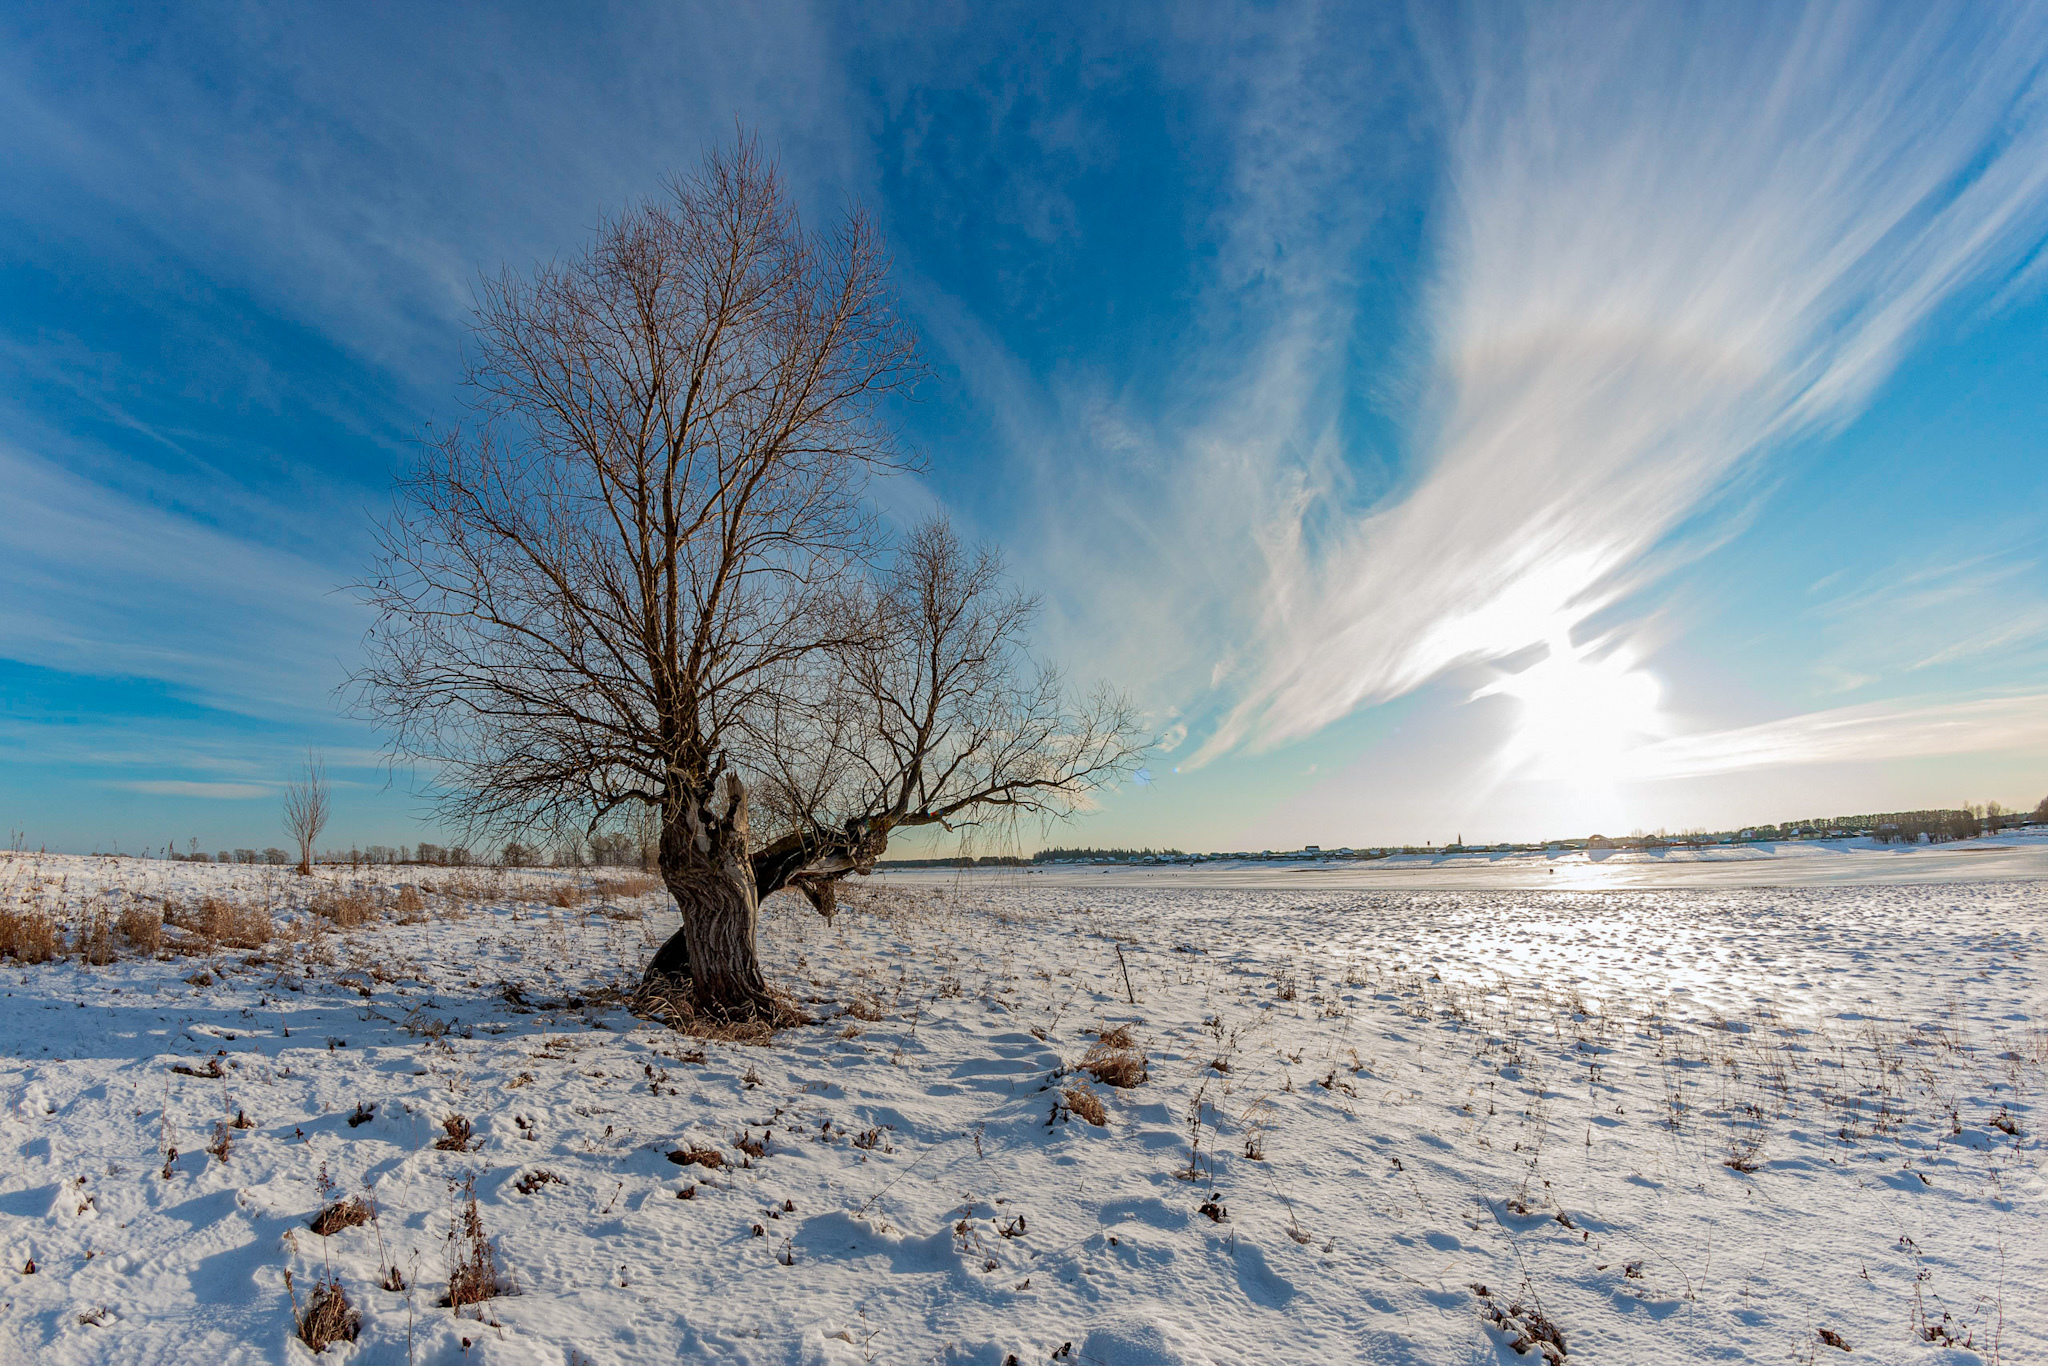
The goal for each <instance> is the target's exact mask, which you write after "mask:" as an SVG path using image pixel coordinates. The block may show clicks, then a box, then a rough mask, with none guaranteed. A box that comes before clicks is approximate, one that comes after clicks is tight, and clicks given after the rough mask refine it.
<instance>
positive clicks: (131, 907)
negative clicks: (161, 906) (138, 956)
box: [119, 902, 164, 954]
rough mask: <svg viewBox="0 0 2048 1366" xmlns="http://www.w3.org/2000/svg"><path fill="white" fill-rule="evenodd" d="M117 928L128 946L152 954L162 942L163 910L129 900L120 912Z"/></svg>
mask: <svg viewBox="0 0 2048 1366" xmlns="http://www.w3.org/2000/svg"><path fill="white" fill-rule="evenodd" d="M119 929H120V931H121V937H122V938H123V939H125V940H127V941H128V947H129V948H131V949H134V950H135V951H136V952H137V953H148V954H153V953H155V952H156V951H157V949H158V948H159V947H161V946H162V944H163V942H164V916H163V912H162V911H159V910H157V909H156V908H155V907H153V906H145V905H143V904H142V903H140V902H130V903H129V904H128V906H127V907H126V908H125V909H123V910H122V912H121V919H120V922H119Z"/></svg>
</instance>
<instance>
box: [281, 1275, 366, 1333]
mask: <svg viewBox="0 0 2048 1366" xmlns="http://www.w3.org/2000/svg"><path fill="white" fill-rule="evenodd" d="M284 1283H285V1287H286V1288H287V1289H289V1288H290V1287H291V1283H292V1280H291V1272H289V1271H287V1272H285V1282H284ZM292 1307H293V1310H294V1317H296V1318H297V1320H298V1330H299V1340H300V1341H301V1342H303V1343H305V1344H306V1346H308V1347H310V1348H311V1349H312V1350H314V1351H315V1352H324V1351H326V1350H327V1348H328V1346H329V1345H330V1344H332V1343H336V1342H354V1341H355V1340H356V1333H357V1332H358V1331H359V1330H360V1328H361V1327H362V1315H360V1314H358V1313H357V1312H356V1311H355V1309H354V1308H353V1307H352V1306H351V1305H350V1304H349V1302H348V1294H347V1292H345V1291H343V1290H342V1288H341V1283H340V1282H339V1281H330V1280H322V1281H320V1282H319V1283H318V1284H316V1285H315V1286H314V1287H313V1293H312V1294H311V1295H310V1296H308V1297H307V1299H306V1307H305V1308H304V1309H303V1310H300V1309H299V1308H298V1296H297V1295H296V1294H294V1295H293V1296H292Z"/></svg>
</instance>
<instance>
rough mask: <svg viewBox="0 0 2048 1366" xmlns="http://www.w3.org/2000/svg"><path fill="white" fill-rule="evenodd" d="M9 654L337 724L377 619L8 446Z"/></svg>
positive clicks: (312, 573)
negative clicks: (336, 704) (342, 696)
mask: <svg viewBox="0 0 2048 1366" xmlns="http://www.w3.org/2000/svg"><path fill="white" fill-rule="evenodd" d="M0 485H4V486H5V488H6V489H7V500H8V501H7V508H8V512H7V516H6V518H5V519H4V521H0V576H4V577H5V580H6V582H7V583H8V584H9V585H10V591H9V593H8V594H7V595H6V596H5V598H4V599H0V651H4V653H5V654H6V655H7V656H8V657H10V658H13V659H19V660H24V661H27V662H29V663H32V664H37V665H40V666H43V667H45V668H52V669H60V670H65V671H68V672H72V673H82V674H95V675H100V676H126V677H131V678H151V679H160V680H164V681H166V682H169V683H171V684H173V685H174V686H175V687H176V688H177V689H178V690H179V691H180V692H181V693H182V694H183V695H184V696H186V697H188V698H192V699H196V700H200V701H203V702H206V703H209V704H211V705H215V706H219V707H223V708H227V709H230V710H239V711H244V712H256V713H264V712H270V713H277V712H283V713H284V714H287V715H293V714H296V715H299V716H304V715H308V714H313V715H323V716H324V715H327V714H331V710H332V705H333V699H332V696H331V693H330V689H332V688H333V687H334V686H335V685H336V684H338V683H339V682H340V681H341V678H342V676H343V674H344V673H345V671H346V665H345V663H344V660H345V659H347V658H348V657H349V656H350V655H352V653H353V651H354V649H355V646H356V642H357V641H358V640H359V639H360V637H361V633H362V631H363V629H364V627H365V626H366V625H367V624H368V614H367V612H366V611H365V610H364V609H363V608H362V607H361V606H360V604H357V603H355V602H354V601H353V600H352V599H350V598H348V597H347V596H346V595H342V594H338V593H337V592H336V589H335V580H336V575H335V573H334V572H333V571H332V570H329V569H326V568H323V567H321V566H319V565H316V564H312V563H309V562H307V561H306V560H304V559H302V558H300V557H298V556H295V555H292V554H289V553H286V552H283V551H278V550H274V549H270V548H268V547H265V546H263V545H261V544H260V543H258V542H256V541H254V540H250V539H244V538H242V537H238V536H236V535H233V534H230V533H228V532H225V531H222V530H219V529H216V528H213V527H210V526H207V525H206V524H204V523H203V522H200V521H198V520H196V519H194V518H192V517H188V516H184V515H181V514H179V513H177V512H174V511H169V510H166V509H162V508H158V507H154V506H151V505H149V504H147V503H144V502H140V501H138V500H135V499H131V498H128V497H125V496H123V495H120V494H116V493H112V492H110V491H108V490H107V489H105V488H103V487H101V486H99V485H96V484H94V483H92V482H90V481H88V480H85V479H81V478H79V477H77V476H76V475H73V474H71V473H70V472H68V471H66V470H63V469H61V468H59V467H57V466H56V465H54V464H52V463H51V462H49V461H47V460H43V459H40V458H38V457H36V456H34V455H31V454H29V453H27V452H25V451H22V450H19V449H17V448H14V447H12V446H9V445H6V444H5V443H0Z"/></svg>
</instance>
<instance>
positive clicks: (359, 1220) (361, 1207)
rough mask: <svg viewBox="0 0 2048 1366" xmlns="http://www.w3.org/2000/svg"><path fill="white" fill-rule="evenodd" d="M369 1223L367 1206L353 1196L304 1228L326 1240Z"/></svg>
mask: <svg viewBox="0 0 2048 1366" xmlns="http://www.w3.org/2000/svg"><path fill="white" fill-rule="evenodd" d="M369 1222H370V1206H369V1204H368V1203H367V1202H366V1201H365V1200H364V1199H363V1198H362V1197H361V1196H355V1197H353V1198H351V1199H348V1200H337V1201H335V1202H334V1203H333V1204H331V1205H329V1206H327V1207H326V1208H325V1209H323V1210H321V1211H320V1212H319V1213H318V1214H316V1215H314V1216H313V1217H312V1218H311V1219H309V1220H308V1221H307V1222H306V1227H307V1228H310V1229H312V1230H313V1232H315V1233H317V1234H319V1235H320V1236H321V1237H322V1238H326V1237H329V1236H331V1235H333V1234H336V1233H339V1232H341V1231H342V1230H343V1229H345V1228H357V1227H360V1226H361V1225H363V1224H367V1223H369ZM315 1350H316V1351H317V1350H318V1349H317V1348H316V1349H315Z"/></svg>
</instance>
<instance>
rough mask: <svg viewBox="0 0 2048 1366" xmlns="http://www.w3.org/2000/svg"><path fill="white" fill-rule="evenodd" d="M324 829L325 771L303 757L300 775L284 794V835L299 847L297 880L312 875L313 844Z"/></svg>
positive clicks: (325, 809)
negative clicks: (304, 764) (303, 762)
mask: <svg viewBox="0 0 2048 1366" xmlns="http://www.w3.org/2000/svg"><path fill="white" fill-rule="evenodd" d="M326 825H327V770H326V768H325V767H324V766H322V764H321V763H320V761H319V760H318V759H317V758H315V757H314V756H313V755H312V754H310V753H309V754H307V755H306V768H305V773H304V775H303V776H302V777H301V778H300V779H299V781H298V782H295V783H292V784H291V785H290V786H288V787H286V788H285V790H284V831H285V833H286V834H287V835H289V836H291V838H292V842H293V843H295V844H297V845H298V846H299V876H301V877H311V876H312V875H313V841H315V840H317V839H319V838H320V832H321V830H323V829H325V828H326Z"/></svg>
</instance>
